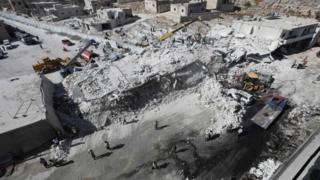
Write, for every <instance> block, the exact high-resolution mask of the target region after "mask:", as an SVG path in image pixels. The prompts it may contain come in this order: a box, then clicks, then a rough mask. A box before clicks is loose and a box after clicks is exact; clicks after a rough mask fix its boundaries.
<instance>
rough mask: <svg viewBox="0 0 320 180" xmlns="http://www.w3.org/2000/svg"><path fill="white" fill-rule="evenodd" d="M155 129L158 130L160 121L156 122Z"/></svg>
mask: <svg viewBox="0 0 320 180" xmlns="http://www.w3.org/2000/svg"><path fill="white" fill-rule="evenodd" d="M154 129H155V130H158V121H157V120H156V123H155V124H154Z"/></svg>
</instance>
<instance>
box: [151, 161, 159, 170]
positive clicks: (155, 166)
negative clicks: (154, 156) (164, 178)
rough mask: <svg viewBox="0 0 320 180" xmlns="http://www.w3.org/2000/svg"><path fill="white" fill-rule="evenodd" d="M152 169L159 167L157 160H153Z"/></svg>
mask: <svg viewBox="0 0 320 180" xmlns="http://www.w3.org/2000/svg"><path fill="white" fill-rule="evenodd" d="M152 169H158V164H157V162H156V161H153V162H152Z"/></svg>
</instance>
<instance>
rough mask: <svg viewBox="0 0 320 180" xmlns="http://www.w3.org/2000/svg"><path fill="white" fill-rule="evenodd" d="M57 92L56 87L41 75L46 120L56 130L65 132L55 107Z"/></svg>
mask: <svg viewBox="0 0 320 180" xmlns="http://www.w3.org/2000/svg"><path fill="white" fill-rule="evenodd" d="M55 91H56V85H55V84H53V83H52V82H51V81H50V80H49V79H48V78H46V77H45V76H44V75H41V93H42V99H43V103H44V105H45V109H46V119H47V121H48V122H49V124H50V125H51V126H52V127H53V128H54V129H55V130H56V131H61V132H63V128H62V126H61V123H60V120H59V118H58V116H57V114H56V112H55V109H54V107H53V96H54V93H55Z"/></svg>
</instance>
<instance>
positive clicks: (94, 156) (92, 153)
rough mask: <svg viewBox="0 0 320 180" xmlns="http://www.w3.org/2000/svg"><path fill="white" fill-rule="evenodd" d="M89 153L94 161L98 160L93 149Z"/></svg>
mask: <svg viewBox="0 0 320 180" xmlns="http://www.w3.org/2000/svg"><path fill="white" fill-rule="evenodd" d="M88 153H89V154H90V155H91V157H92V159H93V160H96V159H97V156H96V155H95V154H94V152H93V150H92V149H88Z"/></svg>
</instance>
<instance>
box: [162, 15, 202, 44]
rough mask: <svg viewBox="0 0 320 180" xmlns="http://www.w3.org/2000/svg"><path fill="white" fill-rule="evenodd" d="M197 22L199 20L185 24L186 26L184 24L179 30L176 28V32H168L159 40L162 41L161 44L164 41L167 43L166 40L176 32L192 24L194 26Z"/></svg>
mask: <svg viewBox="0 0 320 180" xmlns="http://www.w3.org/2000/svg"><path fill="white" fill-rule="evenodd" d="M196 21H198V19H196V20H193V21H190V22H187V23H185V24H182V25H181V26H180V27H178V28H176V29H174V30H172V31H170V32H167V33H165V34H164V35H162V36H161V37H160V38H159V40H160V41H161V42H162V41H165V40H166V39H168V38H170V37H171V36H172V35H173V34H174V33H175V32H177V31H179V30H180V29H182V28H185V27H187V26H189V25H190V24H192V23H194V22H196Z"/></svg>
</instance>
